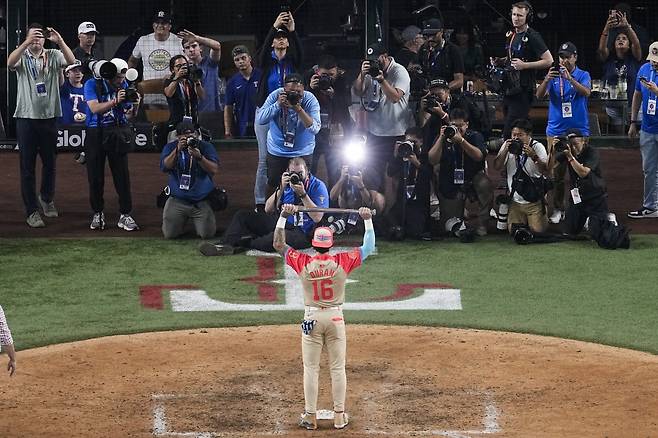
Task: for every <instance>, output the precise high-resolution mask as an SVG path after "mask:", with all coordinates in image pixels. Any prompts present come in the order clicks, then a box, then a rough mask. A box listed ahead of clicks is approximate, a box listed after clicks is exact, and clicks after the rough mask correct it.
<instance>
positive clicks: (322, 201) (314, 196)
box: [281, 175, 329, 234]
mask: <svg viewBox="0 0 658 438" xmlns="http://www.w3.org/2000/svg"><path fill="white" fill-rule="evenodd" d="M305 188H306V194H307V195H308V196H309V198H311V200H312V201H313V202H314V203H315V205H317V206H318V207H321V208H327V207H329V192H328V191H327V186H326V185H325V184H324V182H322V180H320V179H319V178H316V177H315V176H313V175H310V176H309V178H308V182H307V183H306V184H305ZM281 204H293V205H301V204H302V200H301V199H299V197H298V196H297V195H296V194H295V191H294V190H293V189H292V188H291V187H290V186H288V187H286V189H285V190H284V191H283V195H282V196H281ZM288 223H290V224H291V225H293V226H297V227H301V229H302V231H304V233H306V234H309V233H310V232H311V231H313V228H314V227H315V222H314V221H313V219H311V217H310V216H309V215H308V213H297V214H296V215H294V216H290V217H289V218H288Z"/></svg>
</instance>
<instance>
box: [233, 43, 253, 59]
mask: <svg viewBox="0 0 658 438" xmlns="http://www.w3.org/2000/svg"><path fill="white" fill-rule="evenodd" d="M243 53H246V54H247V55H248V54H249V49H248V48H247V46H245V45H244V44H238V45H237V46H235V47H233V50H231V56H232V57H234V58H235V57H236V56H238V55H242V54H243Z"/></svg>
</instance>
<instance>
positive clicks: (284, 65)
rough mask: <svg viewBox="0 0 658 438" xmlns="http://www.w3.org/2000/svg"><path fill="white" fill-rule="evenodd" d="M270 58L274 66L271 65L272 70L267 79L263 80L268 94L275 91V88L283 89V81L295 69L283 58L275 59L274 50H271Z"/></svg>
mask: <svg viewBox="0 0 658 438" xmlns="http://www.w3.org/2000/svg"><path fill="white" fill-rule="evenodd" d="M271 56H272V60H273V61H274V64H273V65H272V69H271V70H270V74H269V76H268V77H267V78H264V79H265V80H267V93H268V94H269V93H271V92H272V91H274V90H276V89H277V88H281V87H283V84H284V82H283V80H284V79H285V77H286V76H288V75H289V74H290V73H293V72H294V69H295V68H294V66H293V65H292V63H291V62H289V61H288V59H286V57H285V56H284V57H283V59H279V58H277V57H276V54H275V53H274V49H272V54H271ZM261 67H262V66H261Z"/></svg>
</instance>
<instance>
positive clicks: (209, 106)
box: [198, 56, 222, 113]
mask: <svg viewBox="0 0 658 438" xmlns="http://www.w3.org/2000/svg"><path fill="white" fill-rule="evenodd" d="M199 68H201V70H203V78H201V84H202V85H203V90H204V91H205V92H206V98H205V99H199V103H198V111H199V112H200V113H201V112H204V111H221V110H222V107H221V103H220V100H219V64H218V63H217V62H215V61H213V60H212V59H211V58H210V56H204V57H203V58H202V59H201V63H200V64H199Z"/></svg>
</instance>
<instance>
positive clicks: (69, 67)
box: [64, 59, 82, 73]
mask: <svg viewBox="0 0 658 438" xmlns="http://www.w3.org/2000/svg"><path fill="white" fill-rule="evenodd" d="M74 68H82V63H81V62H80V60H79V59H76V60H75V62H74V63H73V64H71V65H69V66H67V67H66V68H65V69H64V73H68V72H70V71H71V70H73V69H74Z"/></svg>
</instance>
